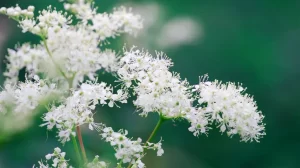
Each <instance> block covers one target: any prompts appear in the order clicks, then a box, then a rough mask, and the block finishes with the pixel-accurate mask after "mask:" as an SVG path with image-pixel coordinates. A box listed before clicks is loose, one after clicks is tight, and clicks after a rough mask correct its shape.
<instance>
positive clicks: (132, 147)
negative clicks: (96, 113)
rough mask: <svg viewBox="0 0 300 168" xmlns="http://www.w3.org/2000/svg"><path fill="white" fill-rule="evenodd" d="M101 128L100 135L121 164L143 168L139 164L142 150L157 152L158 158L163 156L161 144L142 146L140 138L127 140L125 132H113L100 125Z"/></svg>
mask: <svg viewBox="0 0 300 168" xmlns="http://www.w3.org/2000/svg"><path fill="white" fill-rule="evenodd" d="M102 127H103V129H101V131H100V132H101V133H100V135H101V136H102V138H103V139H104V140H105V141H106V142H109V143H110V145H111V146H112V147H113V148H114V149H115V150H116V153H115V157H116V158H117V159H118V160H121V161H122V163H129V164H132V166H133V167H135V166H137V167H138V168H143V167H144V163H142V162H141V159H142V157H143V156H144V155H145V153H144V149H153V150H157V155H158V156H161V155H162V154H163V149H162V148H161V142H158V143H157V144H155V143H149V142H148V143H146V144H143V143H142V139H141V138H138V139H137V140H132V139H129V138H127V137H126V135H127V134H128V132H127V131H126V130H125V131H124V130H120V131H118V132H114V130H113V129H112V128H111V127H105V125H102Z"/></svg>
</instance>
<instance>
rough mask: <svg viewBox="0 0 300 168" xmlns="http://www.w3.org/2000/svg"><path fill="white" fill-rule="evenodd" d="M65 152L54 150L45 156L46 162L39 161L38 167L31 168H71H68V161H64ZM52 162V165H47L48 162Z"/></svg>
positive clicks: (70, 167)
mask: <svg viewBox="0 0 300 168" xmlns="http://www.w3.org/2000/svg"><path fill="white" fill-rule="evenodd" d="M65 155H66V153H65V152H61V149H60V148H55V149H54V152H53V153H51V154H47V155H46V162H45V163H44V162H43V161H39V162H38V163H39V166H38V167H35V166H33V168H72V166H69V164H68V160H66V159H65ZM50 160H51V162H52V164H50V165H49V164H48V161H50Z"/></svg>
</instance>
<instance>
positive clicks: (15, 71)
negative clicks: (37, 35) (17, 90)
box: [4, 43, 47, 83]
mask: <svg viewBox="0 0 300 168" xmlns="http://www.w3.org/2000/svg"><path fill="white" fill-rule="evenodd" d="M46 56H47V53H46V51H45V49H44V48H43V47H42V46H41V45H33V46H32V45H30V44H29V43H24V44H23V45H21V46H17V47H16V49H15V50H12V49H8V56H6V59H7V61H8V64H7V71H6V72H5V73H4V75H5V76H6V77H7V78H8V79H7V81H6V82H7V83H16V82H17V81H18V76H19V71H20V70H21V69H22V68H26V72H27V73H28V75H29V77H33V76H34V75H36V74H37V73H38V72H41V70H40V68H41V67H40V66H39V64H40V62H42V61H43V60H45V59H46Z"/></svg>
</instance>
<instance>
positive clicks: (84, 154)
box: [76, 126, 88, 163]
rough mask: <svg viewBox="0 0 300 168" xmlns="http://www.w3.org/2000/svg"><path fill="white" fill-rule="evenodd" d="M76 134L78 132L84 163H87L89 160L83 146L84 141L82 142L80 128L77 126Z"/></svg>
mask: <svg viewBox="0 0 300 168" xmlns="http://www.w3.org/2000/svg"><path fill="white" fill-rule="evenodd" d="M76 132H77V137H78V141H79V145H80V149H81V153H82V157H83V161H84V163H87V162H88V160H87V157H86V153H85V149H84V144H83V140H82V135H81V131H80V126H76Z"/></svg>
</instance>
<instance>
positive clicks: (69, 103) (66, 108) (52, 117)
mask: <svg viewBox="0 0 300 168" xmlns="http://www.w3.org/2000/svg"><path fill="white" fill-rule="evenodd" d="M116 102H121V103H126V102H127V93H125V92H123V91H122V90H118V91H117V93H116V94H114V93H113V89H112V88H111V87H110V86H107V84H106V83H100V84H97V83H91V82H88V83H83V84H82V85H81V87H80V89H79V90H76V91H73V93H72V95H71V96H70V97H68V98H67V99H66V100H65V102H64V103H63V104H62V105H60V106H58V107H55V106H52V108H51V110H50V111H49V112H47V113H46V114H45V115H44V117H43V121H44V122H45V123H44V124H42V125H41V126H47V129H48V130H51V129H53V127H56V128H57V129H58V138H59V141H61V142H62V143H65V142H67V141H69V140H70V137H71V136H75V135H76V134H75V132H74V131H73V130H74V127H75V126H80V125H83V124H89V128H90V129H91V130H93V129H94V128H95V129H98V127H97V124H95V123H94V118H93V115H94V113H93V110H95V107H96V105H98V104H101V105H105V104H108V105H109V106H110V107H113V106H114V105H115V104H116Z"/></svg>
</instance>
